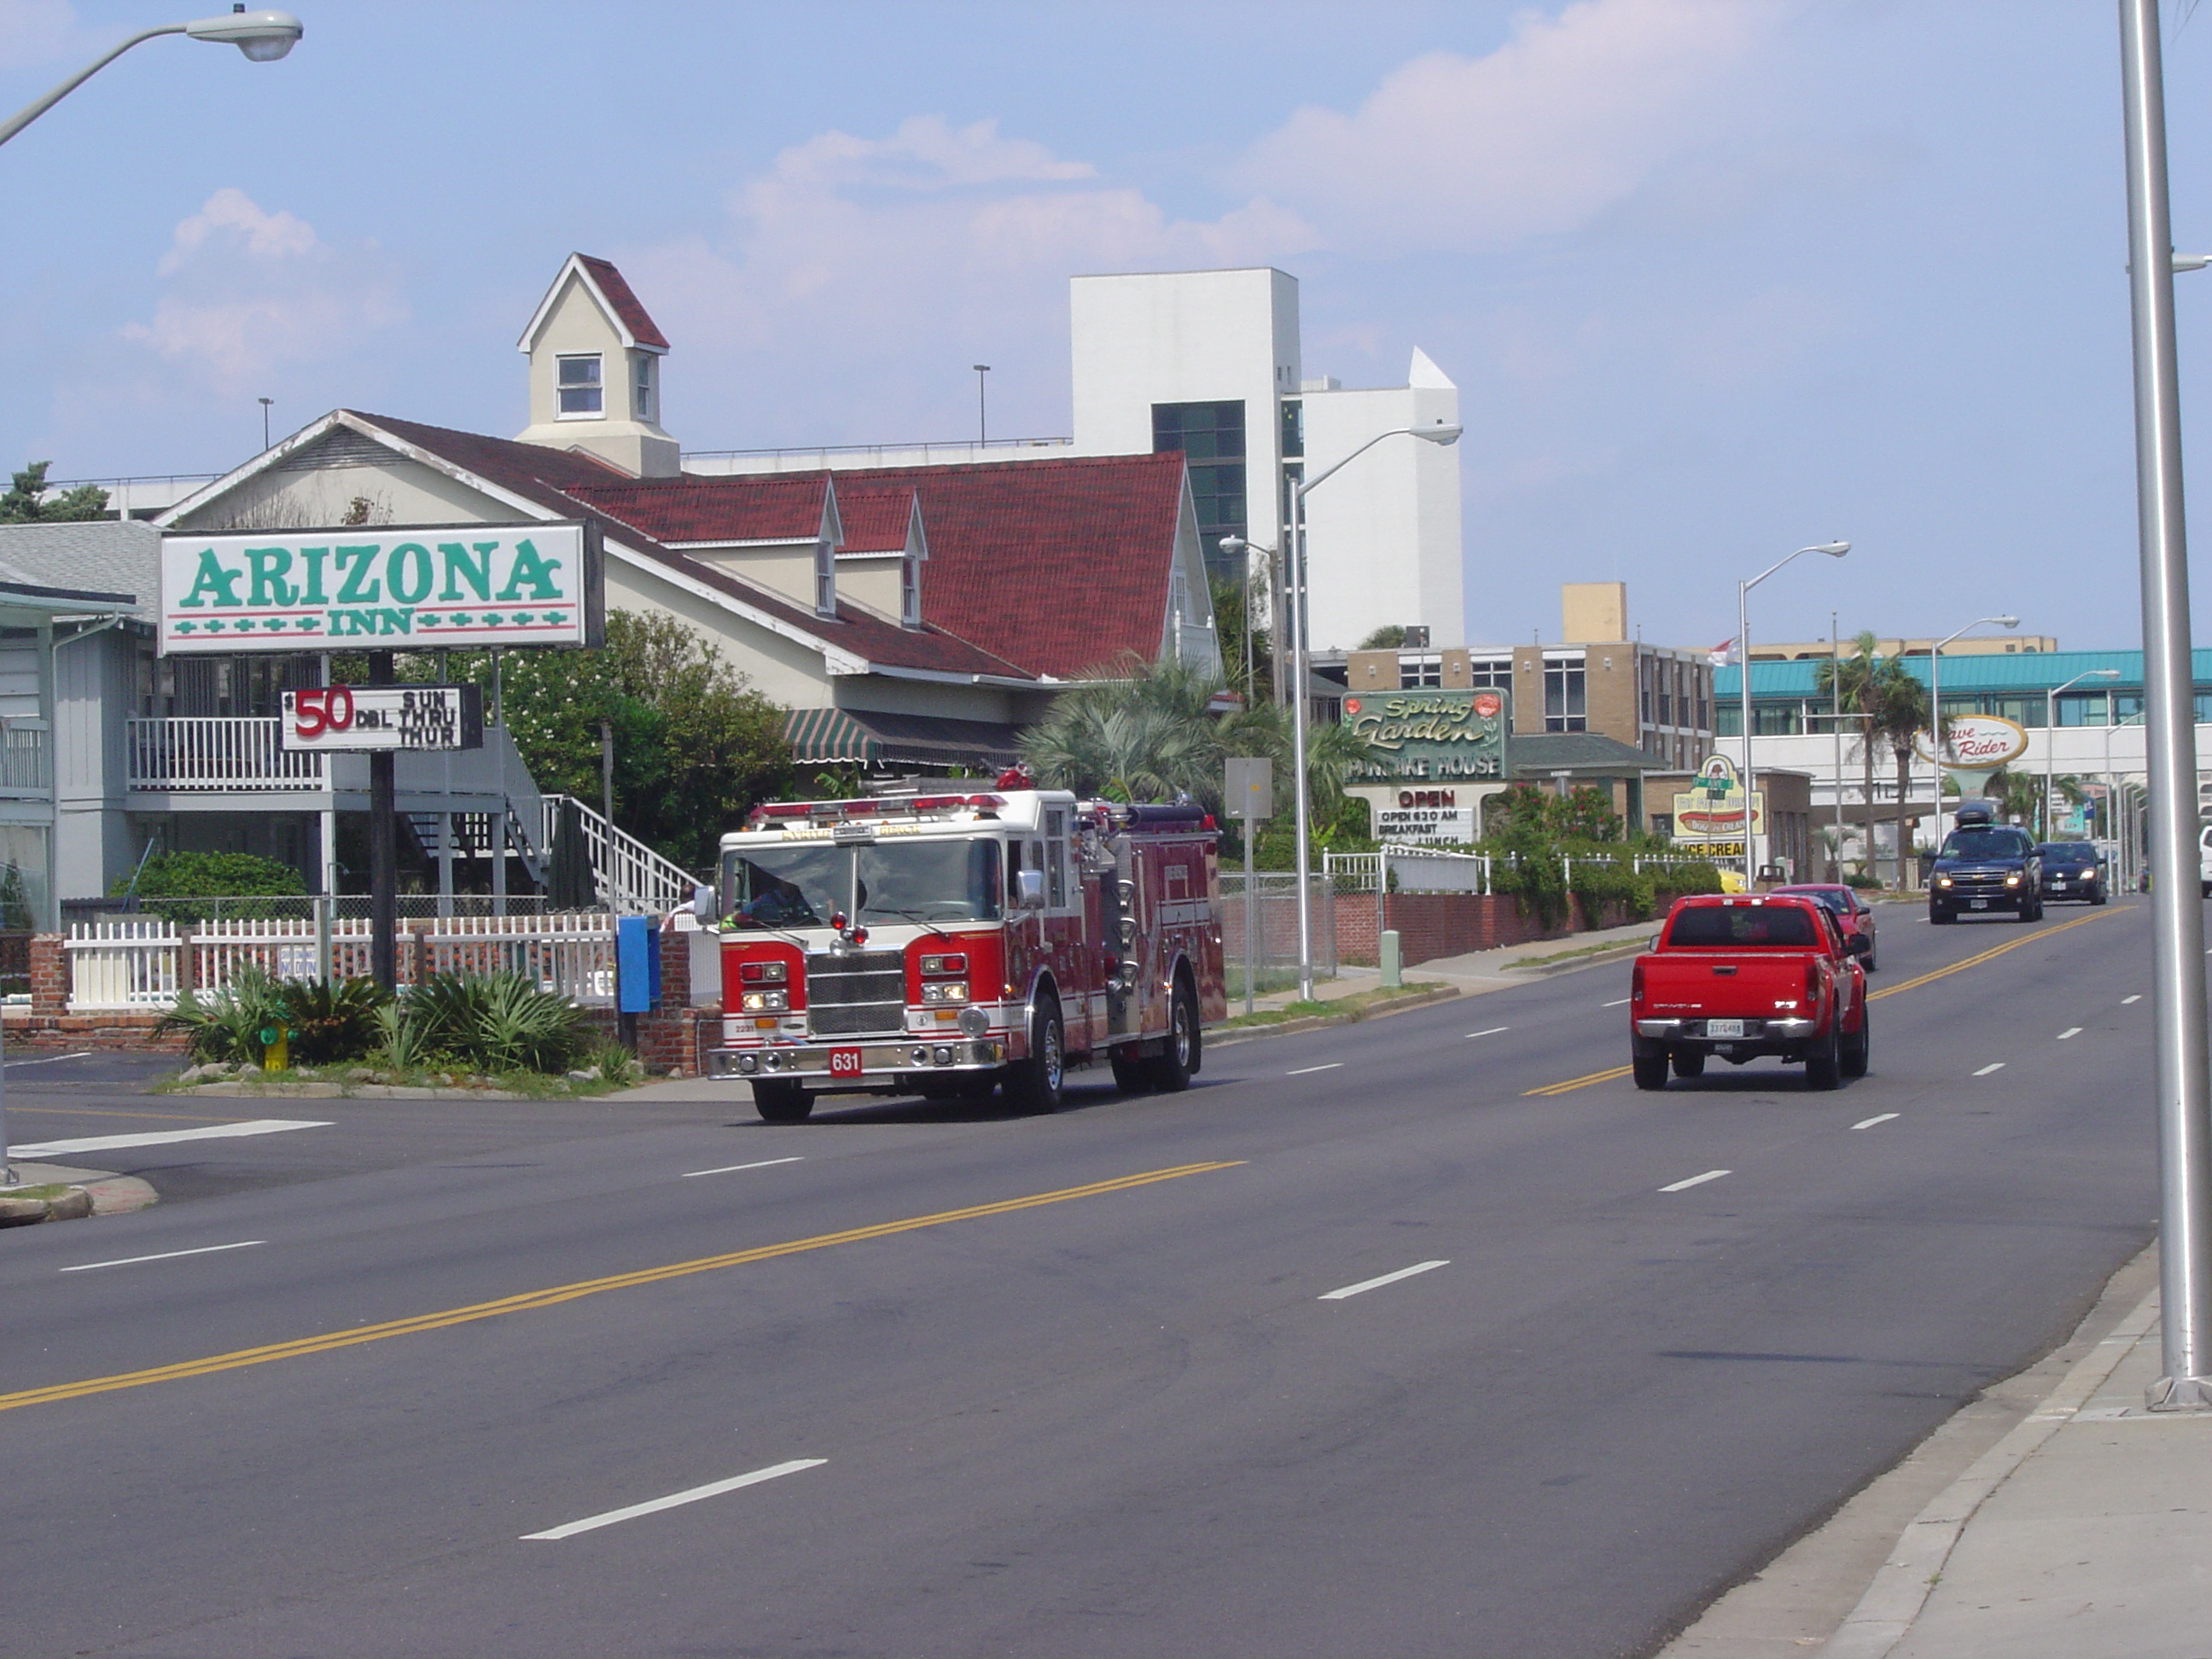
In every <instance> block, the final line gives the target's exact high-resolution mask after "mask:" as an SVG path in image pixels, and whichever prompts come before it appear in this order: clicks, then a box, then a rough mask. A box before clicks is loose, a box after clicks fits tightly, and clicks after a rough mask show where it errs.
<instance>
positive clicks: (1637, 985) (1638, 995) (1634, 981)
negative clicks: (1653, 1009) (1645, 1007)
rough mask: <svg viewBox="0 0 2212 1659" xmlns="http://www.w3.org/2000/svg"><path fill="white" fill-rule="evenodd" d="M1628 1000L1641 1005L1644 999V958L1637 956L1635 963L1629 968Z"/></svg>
mask: <svg viewBox="0 0 2212 1659" xmlns="http://www.w3.org/2000/svg"><path fill="white" fill-rule="evenodd" d="M1628 1000H1629V1001H1630V1002H1631V1003H1632V1004H1635V1005H1637V1006H1642V1004H1643V1001H1644V958H1643V957H1637V958H1636V965H1635V966H1634V967H1633V968H1632V969H1629V974H1628Z"/></svg>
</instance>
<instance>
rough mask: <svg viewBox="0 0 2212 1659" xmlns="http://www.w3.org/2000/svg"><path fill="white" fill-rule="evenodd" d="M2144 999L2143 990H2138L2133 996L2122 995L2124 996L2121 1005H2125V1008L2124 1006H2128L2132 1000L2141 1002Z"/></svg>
mask: <svg viewBox="0 0 2212 1659" xmlns="http://www.w3.org/2000/svg"><path fill="white" fill-rule="evenodd" d="M2141 1001H2142V992H2141V991H2138V992H2136V994H2134V995H2133V996H2131V997H2122V998H2121V999H2120V1006H2121V1007H2123V1008H2124V1007H2126V1006H2128V1004H2130V1002H2141Z"/></svg>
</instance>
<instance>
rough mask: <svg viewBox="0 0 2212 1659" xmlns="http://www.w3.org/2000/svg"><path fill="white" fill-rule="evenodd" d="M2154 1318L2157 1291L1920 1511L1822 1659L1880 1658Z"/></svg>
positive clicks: (1899, 1639)
mask: <svg viewBox="0 0 2212 1659" xmlns="http://www.w3.org/2000/svg"><path fill="white" fill-rule="evenodd" d="M2158 1313H2159V1305H2158V1293H2157V1292H2156V1291H2152V1292H2151V1294H2150V1295H2148V1296H2147V1297H2144V1298H2143V1299H2142V1301H2141V1302H2140V1303H2138V1304H2136V1309H2135V1311H2134V1312H2132V1313H2130V1314H2129V1315H2128V1316H2127V1317H2126V1318H2124V1319H2123V1320H2121V1321H2120V1322H2119V1323H2118V1325H2116V1326H2114V1327H2113V1328H2112V1332H2111V1334H2109V1335H2107V1336H2106V1337H2105V1338H2104V1339H2103V1340H2101V1341H2100V1342H2099V1343H2098V1344H2097V1346H2095V1347H2094V1348H2093V1349H2092V1350H2091V1351H2090V1352H2088V1353H2087V1354H2085V1355H2083V1356H2082V1358H2081V1359H2079V1360H2078V1361H2076V1362H2075V1365H2074V1367H2073V1369H2072V1370H2069V1371H2068V1372H2067V1373H2066V1375H2065V1376H2064V1377H2063V1378H2062V1379H2060V1381H2059V1383H2058V1386H2057V1388H2055V1389H2052V1390H2051V1392H2050V1394H2048V1395H2045V1397H2044V1399H2043V1401H2042V1402H2041V1403H2040V1404H2039V1405H2038V1406H2037V1407H2036V1408H2035V1409H2034V1410H2033V1411H2032V1412H2030V1413H2028V1414H2027V1417H2026V1418H2025V1419H2022V1420H2021V1422H2020V1423H2018V1424H2016V1425H2015V1426H2014V1428H2013V1430H2012V1431H2011V1432H2010V1433H2008V1435H2006V1436H2005V1437H2004V1438H2003V1439H2002V1440H2000V1441H1998V1442H1997V1443H1996V1445H1994V1446H1992V1447H1990V1449H1989V1450H1987V1451H1985V1452H1984V1453H1983V1454H1982V1455H1980V1456H1979V1457H1978V1458H1977V1459H1975V1460H1974V1462H1972V1464H1971V1465H1969V1466H1968V1468H1967V1469H1966V1473H1965V1474H1962V1475H1960V1477H1959V1478H1958V1479H1957V1480H1954V1481H1953V1482H1952V1483H1951V1484H1950V1485H1949V1486H1947V1487H1946V1488H1945V1489H1944V1490H1943V1492H1942V1494H1941V1495H1940V1496H1938V1497H1937V1498H1936V1500H1935V1501H1934V1502H1933V1503H1931V1504H1929V1505H1928V1507H1927V1508H1926V1509H1924V1510H1921V1512H1920V1514H1919V1515H1918V1516H1917V1517H1916V1518H1915V1519H1914V1520H1913V1522H1912V1524H1911V1526H1909V1527H1907V1528H1905V1533H1904V1535H1903V1536H1902V1537H1900V1538H1899V1540H1898V1541H1897V1543H1896V1545H1895V1547H1893V1548H1892V1549H1891V1551H1890V1553H1889V1558H1888V1559H1887V1560H1885V1561H1884V1562H1883V1563H1882V1565H1881V1571H1879V1572H1877V1573H1876V1574H1875V1578H1874V1583H1871V1584H1869V1586H1868V1587H1867V1591H1866V1594H1865V1595H1862V1596H1861V1597H1860V1598H1859V1601H1858V1605H1857V1606H1856V1607H1853V1608H1852V1609H1851V1610H1850V1613H1848V1614H1847V1615H1846V1616H1845V1617H1844V1622H1843V1623H1842V1625H1841V1626H1838V1628H1837V1631H1836V1633H1835V1634H1834V1635H1833V1636H1832V1637H1830V1638H1828V1640H1827V1642H1826V1644H1825V1645H1824V1646H1823V1647H1822V1649H1821V1651H1822V1652H1823V1653H1824V1654H1826V1655H1828V1656H1830V1659H1886V1656H1887V1655H1888V1654H1889V1653H1890V1652H1891V1650H1893V1649H1894V1648H1895V1647H1896V1646H1897V1644H1899V1643H1900V1642H1902V1641H1903V1640H1904V1639H1905V1636H1906V1635H1907V1634H1908V1633H1909V1632H1911V1629H1912V1625H1913V1621H1914V1620H1917V1619H1918V1618H1919V1616H1920V1613H1921V1609H1922V1608H1923V1607H1926V1606H1927V1605H1928V1597H1929V1593H1930V1592H1931V1591H1933V1590H1934V1589H1935V1588H1936V1581H1937V1580H1938V1579H1939V1578H1941V1577H1942V1573H1943V1565H1944V1563H1945V1562H1947V1561H1948V1560H1949V1559H1950V1558H1951V1552H1952V1550H1953V1549H1954V1547H1956V1546H1957V1544H1958V1541H1959V1535H1960V1534H1961V1533H1963V1532H1964V1531H1965V1530H1966V1523H1967V1522H1970V1521H1972V1519H1973V1518H1974V1515H1975V1512H1976V1511H1977V1510H1979V1509H1980V1508H1981V1506H1982V1505H1983V1504H1984V1503H1985V1502H1986V1501H1987V1500H1988V1498H1989V1497H1990V1494H1991V1493H1992V1492H1996V1489H1997V1488H1998V1487H2000V1486H2003V1485H2004V1483H2005V1482H2006V1481H2007V1480H2009V1479H2011V1477H2012V1474H2013V1473H2014V1471H2015V1470H2016V1469H2018V1468H2020V1466H2021V1464H2023V1463H2025V1462H2027V1460H2028V1459H2029V1458H2030V1457H2032V1456H2033V1455H2035V1454H2036V1453H2037V1452H2038V1451H2039V1450H2040V1449H2042V1447H2043V1444H2044V1443H2045V1441H2047V1440H2049V1439H2050V1438H2051V1436H2052V1435H2054V1434H2056V1433H2057V1431H2058V1430H2059V1429H2060V1428H2061V1427H2062V1426H2063V1425H2065V1424H2066V1423H2068V1422H2069V1421H2071V1420H2072V1419H2073V1416H2074V1414H2075V1413H2076V1412H2078V1411H2079V1410H2081V1407H2083V1406H2085V1405H2087V1403H2088V1401H2090V1399H2091V1398H2092V1397H2093V1395H2095V1394H2096V1393H2097V1391H2098V1390H2099V1389H2101V1388H2102V1387H2104V1385H2105V1383H2106V1380H2107V1379H2108V1378H2110V1377H2111V1376H2112V1373H2113V1372H2114V1371H2115V1370H2118V1369H2119V1364H2120V1362H2121V1361H2122V1360H2123V1359H2124V1358H2127V1356H2128V1353H2129V1351H2130V1349H2132V1348H2133V1347H2134V1346H2135V1345H2136V1343H2137V1342H2138V1341H2139V1340H2142V1336H2143V1334H2144V1333H2145V1332H2147V1331H2148V1330H2149V1329H2150V1328H2151V1327H2152V1325H2153V1324H2154V1323H2155V1322H2157V1319H2158Z"/></svg>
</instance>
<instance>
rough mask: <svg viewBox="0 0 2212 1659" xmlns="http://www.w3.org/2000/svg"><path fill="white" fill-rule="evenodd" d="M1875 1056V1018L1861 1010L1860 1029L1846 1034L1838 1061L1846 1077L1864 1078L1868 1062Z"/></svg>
mask: <svg viewBox="0 0 2212 1659" xmlns="http://www.w3.org/2000/svg"><path fill="white" fill-rule="evenodd" d="M1873 1054H1874V1028H1873V1016H1872V1015H1870V1014H1869V1013H1868V1012H1867V1011H1866V1010H1865V1009H1864V1008H1861V1009H1860V1010H1859V1029H1858V1030H1856V1031H1846V1032H1844V1041H1843V1044H1842V1048H1841V1051H1840V1053H1839V1054H1838V1056H1837V1059H1838V1063H1839V1065H1840V1066H1841V1069H1842V1071H1843V1074H1844V1076H1845V1077H1847V1078H1862V1077H1864V1076H1865V1075H1866V1074H1867V1062H1868V1060H1870V1059H1871V1058H1872V1057H1873Z"/></svg>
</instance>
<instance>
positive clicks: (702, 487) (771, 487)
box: [570, 472, 850, 543]
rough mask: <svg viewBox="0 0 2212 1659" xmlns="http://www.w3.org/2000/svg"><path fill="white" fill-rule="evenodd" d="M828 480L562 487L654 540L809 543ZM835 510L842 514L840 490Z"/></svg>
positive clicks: (817, 530)
mask: <svg viewBox="0 0 2212 1659" xmlns="http://www.w3.org/2000/svg"><path fill="white" fill-rule="evenodd" d="M828 488H829V474H828V473H827V472H769V473H757V474H750V475H748V476H746V477H732V478H690V477H683V478H635V479H632V478H625V479H623V481H622V482H621V483H592V484H584V485H579V486H578V487H577V488H576V489H574V490H573V491H571V492H570V493H572V494H575V495H581V496H583V498H584V499H586V500H587V501H590V502H591V503H592V505H593V506H594V507H599V508H601V509H602V510H604V511H605V512H606V513H610V514H611V515H612V516H613V517H615V518H617V519H620V520H622V521H623V523H624V524H627V525H633V526H635V527H636V528H638V529H639V530H641V531H643V532H645V533H646V534H647V535H648V536H650V537H652V538H653V539H654V540H655V541H657V542H664V543H667V542H674V543H688V542H769V541H779V542H781V541H792V542H811V541H812V540H813V539H814V538H816V537H817V536H818V535H820V534H821V532H822V506H823V495H824V493H825V492H826V491H827V489H828ZM838 509H839V513H840V516H841V517H842V513H843V509H844V500H843V497H842V495H840V497H839V499H838ZM847 530H848V533H849V532H850V526H849V524H848V526H847Z"/></svg>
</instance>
